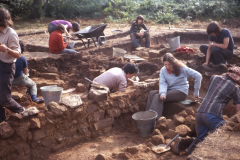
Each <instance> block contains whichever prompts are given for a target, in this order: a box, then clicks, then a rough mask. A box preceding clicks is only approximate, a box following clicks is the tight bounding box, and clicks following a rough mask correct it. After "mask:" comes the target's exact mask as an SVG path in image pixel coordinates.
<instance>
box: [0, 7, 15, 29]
mask: <svg viewBox="0 0 240 160" xmlns="http://www.w3.org/2000/svg"><path fill="white" fill-rule="evenodd" d="M0 26H3V27H7V26H10V27H12V26H13V21H12V18H11V14H10V13H9V11H8V10H7V9H6V8H0Z"/></svg>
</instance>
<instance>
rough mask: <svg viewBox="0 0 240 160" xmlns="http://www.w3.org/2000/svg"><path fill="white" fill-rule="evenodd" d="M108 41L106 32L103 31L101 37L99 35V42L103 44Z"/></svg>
mask: <svg viewBox="0 0 240 160" xmlns="http://www.w3.org/2000/svg"><path fill="white" fill-rule="evenodd" d="M105 43H106V37H105V34H104V33H103V34H102V35H101V36H100V37H98V44H99V45H103V44H105Z"/></svg>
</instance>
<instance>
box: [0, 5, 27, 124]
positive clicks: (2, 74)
mask: <svg viewBox="0 0 240 160" xmlns="http://www.w3.org/2000/svg"><path fill="white" fill-rule="evenodd" d="M12 25H13V22H12V19H11V15H10V13H9V11H8V10H7V9H5V8H0V123H1V122H2V121H4V120H5V119H6V117H7V116H6V108H7V109H9V110H10V111H12V112H14V113H19V112H22V111H23V110H24V108H23V107H22V106H21V105H20V104H18V103H17V102H16V101H15V100H14V99H12V96H11V88H12V81H13V76H14V73H15V64H14V63H15V62H16V59H17V58H20V57H21V49H20V46H19V43H18V35H17V33H16V32H15V30H14V29H12V28H11V27H12Z"/></svg>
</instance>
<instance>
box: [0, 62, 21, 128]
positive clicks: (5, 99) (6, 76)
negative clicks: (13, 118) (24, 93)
mask: <svg viewBox="0 0 240 160" xmlns="http://www.w3.org/2000/svg"><path fill="white" fill-rule="evenodd" d="M14 74H15V63H4V62H2V61H0V77H1V78H0V123H1V122H2V121H4V120H5V119H6V117H7V116H6V108H7V109H9V110H10V111H12V112H14V113H19V112H22V111H23V107H22V106H21V105H20V104H18V103H17V102H16V101H15V100H14V99H12V95H11V88H12V81H13V78H14Z"/></svg>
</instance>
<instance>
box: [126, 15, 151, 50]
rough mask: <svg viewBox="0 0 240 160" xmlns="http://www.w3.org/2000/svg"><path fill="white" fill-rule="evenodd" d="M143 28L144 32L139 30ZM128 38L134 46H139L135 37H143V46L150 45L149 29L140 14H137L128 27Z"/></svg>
mask: <svg viewBox="0 0 240 160" xmlns="http://www.w3.org/2000/svg"><path fill="white" fill-rule="evenodd" d="M142 28H143V29H144V30H145V31H144V32H141V33H140V31H141V29H142ZM130 38H131V40H132V44H133V47H134V48H137V47H141V45H140V44H139V42H138V40H137V39H140V38H145V47H149V46H150V35H149V30H148V29H147V27H146V25H145V24H144V18H143V16H142V15H139V16H137V19H136V22H133V23H132V26H131V29H130Z"/></svg>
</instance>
